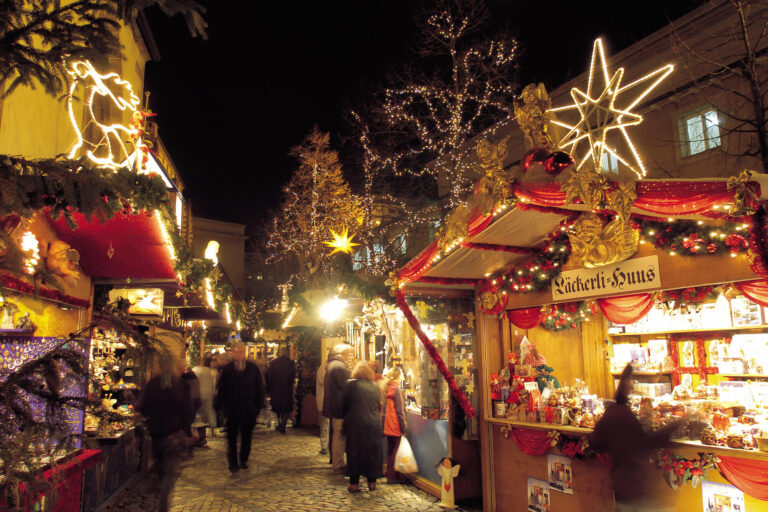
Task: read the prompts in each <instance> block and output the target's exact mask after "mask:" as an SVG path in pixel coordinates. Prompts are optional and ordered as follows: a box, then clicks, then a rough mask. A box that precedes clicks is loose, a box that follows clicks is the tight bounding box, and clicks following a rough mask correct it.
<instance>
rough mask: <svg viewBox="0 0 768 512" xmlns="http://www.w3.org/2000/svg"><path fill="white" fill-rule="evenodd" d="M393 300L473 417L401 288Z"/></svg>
mask: <svg viewBox="0 0 768 512" xmlns="http://www.w3.org/2000/svg"><path fill="white" fill-rule="evenodd" d="M395 300H396V301H397V306H398V307H399V308H400V311H402V312H403V314H404V315H405V318H406V320H408V324H409V325H410V326H411V328H412V329H413V330H414V331H416V335H417V336H418V337H419V339H420V340H421V342H422V343H423V344H424V348H426V349H427V352H428V353H429V357H431V358H432V361H434V362H435V365H437V369H438V371H440V373H441V374H442V375H443V378H444V379H445V382H447V383H448V387H449V388H450V390H451V394H452V395H453V397H454V398H455V399H456V401H457V402H459V405H461V408H462V409H464V413H465V414H466V415H467V416H468V417H470V418H474V417H475V408H474V407H472V404H471V403H469V400H468V399H467V395H465V394H464V392H463V391H462V390H461V388H459V385H458V384H456V379H455V378H454V377H453V375H452V374H451V371H450V370H449V369H448V367H447V366H446V365H445V361H443V358H442V357H440V354H438V352H437V349H436V348H435V346H434V345H433V344H432V342H431V341H430V339H429V337H427V335H426V334H425V333H424V331H423V330H422V328H421V324H420V323H419V321H418V320H417V319H416V317H415V316H414V314H413V311H411V308H410V307H409V306H408V303H407V302H405V293H403V290H397V293H395Z"/></svg>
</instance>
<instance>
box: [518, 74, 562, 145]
mask: <svg viewBox="0 0 768 512" xmlns="http://www.w3.org/2000/svg"><path fill="white" fill-rule="evenodd" d="M514 107H515V116H516V117H517V124H519V125H520V129H521V130H522V131H523V133H524V134H525V146H526V148H527V149H531V148H539V147H548V148H549V147H552V146H553V145H554V141H553V140H552V136H551V134H550V128H549V123H550V121H551V120H552V118H553V116H552V114H550V110H551V108H552V103H551V101H550V99H549V95H548V94H547V89H546V88H545V87H544V84H542V83H538V84H528V85H526V86H525V87H524V88H523V91H522V92H521V93H520V99H519V100H516V101H515V103H514Z"/></svg>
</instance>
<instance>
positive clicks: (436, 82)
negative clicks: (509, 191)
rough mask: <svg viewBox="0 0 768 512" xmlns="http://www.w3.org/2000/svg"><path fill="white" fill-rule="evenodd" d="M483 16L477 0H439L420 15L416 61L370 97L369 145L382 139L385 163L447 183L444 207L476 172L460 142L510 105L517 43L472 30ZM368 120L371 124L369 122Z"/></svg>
mask: <svg viewBox="0 0 768 512" xmlns="http://www.w3.org/2000/svg"><path fill="white" fill-rule="evenodd" d="M487 17H488V12H487V10H486V8H485V5H484V3H483V2H482V0H472V1H460V0H442V1H439V2H437V4H436V6H435V8H434V10H432V11H431V12H429V13H426V14H425V19H424V22H423V25H422V27H421V31H420V34H421V40H420V42H419V45H418V48H417V55H418V58H419V61H418V62H419V64H418V66H416V65H411V66H409V67H408V68H406V69H404V70H403V71H402V72H400V73H399V74H398V75H397V76H396V77H395V78H393V79H392V84H391V85H390V86H388V87H386V88H385V89H384V91H383V92H382V93H381V95H380V97H379V98H378V99H377V103H376V105H375V106H374V107H372V109H371V110H372V111H373V112H376V114H377V115H376V119H375V124H376V130H375V131H376V133H377V134H379V137H378V139H379V140H377V141H374V142H375V143H376V144H381V143H382V141H381V139H386V145H387V146H388V149H389V151H388V153H389V155H388V157H387V161H386V162H385V163H386V166H385V167H388V168H391V169H392V170H393V171H394V172H395V173H410V174H413V175H417V176H418V175H422V176H426V177H428V178H430V179H431V180H432V181H436V182H437V184H438V185H439V186H440V187H441V188H442V187H445V186H447V187H448V192H447V194H445V195H446V196H447V197H446V198H445V199H446V200H445V201H444V204H443V206H444V207H445V208H448V209H450V208H453V207H455V206H457V205H459V204H460V203H461V202H462V200H463V198H464V196H465V195H466V194H467V193H468V192H469V191H470V190H471V187H472V185H473V184H474V180H475V179H476V178H477V176H476V175H475V174H474V171H473V167H472V166H471V165H469V162H468V161H467V155H469V154H471V153H472V152H473V151H474V148H473V147H472V148H470V147H469V145H468V144H467V142H468V141H469V140H470V139H471V138H472V137H474V136H476V135H478V134H479V133H481V132H483V131H484V130H486V129H489V128H491V127H492V126H494V125H495V124H496V123H497V122H498V121H499V120H501V119H503V118H505V117H507V116H508V115H509V113H510V111H511V109H512V99H513V90H514V83H513V81H512V76H513V68H514V63H515V58H516V50H517V43H516V41H515V40H514V39H513V38H511V37H510V36H508V35H506V34H501V35H499V37H497V38H493V39H488V38H486V37H484V36H483V35H482V33H481V32H480V31H479V29H480V28H482V27H483V24H484V22H485V21H486V19H487ZM372 124H374V123H372Z"/></svg>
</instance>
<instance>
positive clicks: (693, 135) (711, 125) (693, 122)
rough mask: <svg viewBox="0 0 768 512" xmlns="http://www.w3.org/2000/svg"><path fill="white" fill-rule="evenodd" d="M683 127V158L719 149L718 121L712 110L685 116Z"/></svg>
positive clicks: (715, 112) (715, 113)
mask: <svg viewBox="0 0 768 512" xmlns="http://www.w3.org/2000/svg"><path fill="white" fill-rule="evenodd" d="M682 124H683V126H682V129H683V142H684V144H683V156H692V155H696V154H698V153H702V152H704V151H706V150H708V149H712V148H717V147H720V143H721V142H720V121H719V120H718V117H717V111H715V110H714V109H708V110H702V111H699V112H696V113H694V114H691V115H688V116H685V117H684V118H683V122H682Z"/></svg>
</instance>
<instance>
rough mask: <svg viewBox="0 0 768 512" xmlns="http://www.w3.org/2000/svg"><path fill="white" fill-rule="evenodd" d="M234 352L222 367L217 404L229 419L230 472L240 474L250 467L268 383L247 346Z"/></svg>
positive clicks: (228, 449)
mask: <svg viewBox="0 0 768 512" xmlns="http://www.w3.org/2000/svg"><path fill="white" fill-rule="evenodd" d="M232 355H233V358H232V362H231V363H229V364H227V365H226V366H225V367H224V368H223V369H222V370H221V375H220V376H219V383H218V387H217V389H216V399H215V403H214V405H215V407H216V409H217V410H222V411H223V412H224V417H225V418H226V427H227V460H228V461H229V471H230V472H232V473H236V472H237V471H238V469H247V468H248V456H249V455H250V454H251V438H252V437H253V427H254V426H255V425H256V417H257V416H258V415H259V411H260V410H261V409H262V408H263V407H264V384H263V380H262V377H261V372H259V368H258V367H257V366H256V365H255V364H254V363H252V362H250V361H246V360H245V345H243V344H242V343H236V344H235V345H234V347H233V350H232ZM238 435H240V457H239V459H238V451H237V437H238ZM238 460H239V463H238Z"/></svg>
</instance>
